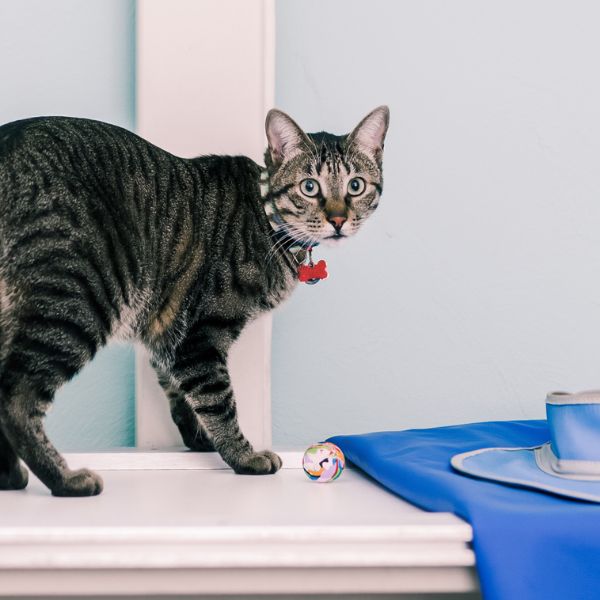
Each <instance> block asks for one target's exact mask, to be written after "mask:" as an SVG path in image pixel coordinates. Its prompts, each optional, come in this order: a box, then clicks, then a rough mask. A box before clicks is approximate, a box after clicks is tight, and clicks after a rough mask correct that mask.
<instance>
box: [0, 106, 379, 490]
mask: <svg viewBox="0 0 600 600" xmlns="http://www.w3.org/2000/svg"><path fill="white" fill-rule="evenodd" d="M388 120H389V112H388V109H387V107H385V106H382V107H379V108H376V109H375V110H374V111H372V112H371V113H370V114H369V115H367V116H366V117H365V118H364V119H363V120H362V121H361V122H360V124H359V125H358V126H357V127H356V128H355V129H354V131H352V133H350V134H348V135H342V136H336V135H331V134H328V133H324V132H322V133H316V134H305V133H304V132H303V131H302V130H301V129H300V128H299V127H298V125H297V124H296V123H295V122H294V121H293V120H292V119H291V118H290V117H288V116H287V115H286V114H285V113H283V112H281V111H279V110H271V111H270V112H269V114H268V116H267V120H266V133H267V138H268V143H269V145H268V149H267V151H266V153H265V163H266V169H263V168H261V167H260V166H259V165H257V164H256V163H254V162H253V161H252V160H250V159H249V158H246V157H244V156H202V157H199V158H194V159H182V158H178V157H176V156H173V155H171V154H169V153H168V152H165V151H164V150H161V149H160V148H157V147H156V146H153V145H152V144H150V143H148V142H146V141H145V140H143V139H141V138H140V137H138V136H136V135H135V134H133V133H131V132H129V131H127V130H125V129H121V128H119V127H116V126H113V125H109V124H106V123H101V122H97V121H91V120H86V119H75V118H67V117H40V118H32V119H26V120H22V121H16V122H14V123H9V124H7V125H4V126H2V127H0V489H12V490H15V489H22V488H24V487H25V486H26V485H27V481H28V471H27V470H26V468H25V467H24V466H23V465H22V464H21V463H20V460H19V459H22V460H23V461H24V462H25V463H26V465H27V466H28V467H29V468H30V469H31V470H32V471H33V473H34V474H35V475H36V476H37V477H38V478H39V479H40V480H41V481H42V482H43V483H44V484H45V485H46V486H47V487H48V488H49V489H50V490H51V492H52V493H53V494H54V495H56V496H88V495H94V494H98V493H100V492H101V490H102V480H101V478H100V477H99V476H98V475H97V474H95V473H93V472H92V471H89V470H87V469H81V470H70V469H69V467H68V466H67V464H66V462H65V460H64V458H63V457H62V456H61V455H60V454H59V453H58V451H57V450H56V449H55V448H54V446H53V445H52V444H51V443H50V441H49V440H48V438H47V437H46V434H45V432H44V428H43V417H44V414H45V412H46V410H47V408H48V406H49V404H50V403H51V401H52V399H53V396H54V394H55V392H56V390H57V389H58V388H59V387H60V386H61V385H63V384H64V383H65V382H67V381H68V380H69V379H71V378H72V377H73V376H74V375H75V374H76V373H77V372H79V371H80V370H81V368H82V367H83V366H84V365H85V364H86V363H87V362H88V361H89V360H91V358H92V357H93V356H94V355H95V353H96V352H97V351H98V349H99V348H100V347H102V346H103V345H104V344H106V342H107V340H108V339H109V338H111V337H118V338H121V339H133V338H135V339H137V340H139V341H140V342H142V343H143V344H144V345H145V346H146V347H147V348H148V350H149V352H150V355H151V357H152V365H153V367H154V368H155V369H156V371H157V373H158V378H159V381H160V384H161V385H162V387H163V388H164V390H165V392H166V394H167V396H168V398H169V401H170V406H171V413H172V416H173V419H174V421H175V423H176V424H177V426H178V427H179V430H180V432H181V435H182V437H183V440H184V442H185V444H186V445H187V446H188V447H189V448H191V449H192V450H198V451H204V450H216V451H218V452H219V453H220V455H221V456H222V457H223V459H224V460H225V462H226V463H227V464H228V465H230V466H231V467H232V468H233V469H234V471H235V472H236V473H249V474H264V473H275V472H276V471H277V470H278V469H279V467H280V466H281V460H280V458H279V457H278V456H277V455H276V454H274V453H273V452H270V451H268V450H264V451H261V452H256V451H255V450H254V449H253V448H252V446H251V445H250V443H249V442H248V440H247V439H246V438H245V437H244V434H243V433H242V432H241V431H240V428H239V425H238V422H237V417H236V405H235V400H234V394H233V390H232V389H231V383H230V378H229V374H228V372H227V354H228V350H229V348H230V346H231V343H232V342H233V341H234V340H235V339H236V338H237V337H238V335H239V334H240V332H241V330H242V328H243V327H244V325H245V324H246V323H247V322H248V321H249V320H250V319H252V318H254V317H255V316H256V315H257V314H259V313H260V312H262V311H267V310H270V309H272V308H273V307H275V306H276V305H277V304H279V303H280V302H281V301H282V300H283V299H284V298H286V296H287V295H288V294H289V293H290V292H291V290H292V289H293V288H294V286H295V284H296V283H297V281H298V264H299V263H301V262H303V261H304V260H305V255H306V250H307V248H308V247H309V246H311V245H316V244H318V243H320V242H323V241H326V240H327V241H329V242H331V243H335V242H338V241H339V240H342V239H344V238H346V237H349V236H351V235H353V234H354V233H356V231H357V230H358V229H359V228H360V227H361V225H362V223H363V222H364V220H365V219H366V218H367V217H368V216H369V215H370V214H371V213H372V212H373V211H374V210H375V208H376V207H377V203H378V202H379V197H380V194H381V189H382V188H381V186H382V174H381V162H382V152H383V143H384V138H385V134H386V131H387V127H388Z"/></svg>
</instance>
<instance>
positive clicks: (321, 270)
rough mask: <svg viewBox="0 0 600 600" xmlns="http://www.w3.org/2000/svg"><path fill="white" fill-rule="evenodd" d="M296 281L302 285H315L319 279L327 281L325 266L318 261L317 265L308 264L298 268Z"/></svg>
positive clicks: (321, 261)
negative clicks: (302, 283)
mask: <svg viewBox="0 0 600 600" xmlns="http://www.w3.org/2000/svg"><path fill="white" fill-rule="evenodd" d="M298 279H299V280H300V281H302V282H304V283H309V284H311V285H312V284H315V283H318V282H319V281H321V279H327V264H326V263H325V261H324V260H320V261H319V262H318V263H317V264H314V263H312V262H310V263H309V264H307V265H300V266H299V267H298Z"/></svg>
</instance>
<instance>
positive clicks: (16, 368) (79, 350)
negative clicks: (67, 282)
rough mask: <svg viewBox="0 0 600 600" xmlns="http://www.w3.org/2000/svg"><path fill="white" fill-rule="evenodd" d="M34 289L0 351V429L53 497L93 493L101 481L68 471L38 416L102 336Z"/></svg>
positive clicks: (88, 318)
mask: <svg viewBox="0 0 600 600" xmlns="http://www.w3.org/2000/svg"><path fill="white" fill-rule="evenodd" d="M57 289H58V288H57ZM36 291H37V294H36V296H35V297H34V298H31V299H30V300H29V302H27V303H22V304H21V306H20V307H19V315H18V319H17V320H15V322H14V327H13V334H12V336H11V339H10V342H9V344H8V346H9V347H8V348H4V351H3V352H4V357H3V361H2V372H1V374H0V429H2V431H3V434H4V436H5V437H6V439H7V440H8V442H9V446H10V447H12V450H13V451H14V453H15V454H16V455H17V456H18V457H19V458H21V459H22V460H23V461H24V462H25V463H26V465H27V466H28V467H29V469H30V470H31V471H32V472H33V474H34V475H36V476H37V477H38V479H40V480H41V481H42V483H44V485H46V486H47V487H48V488H49V489H50V490H51V492H52V494H53V495H55V496H92V495H95V494H99V493H100V492H101V491H102V479H101V478H100V477H99V476H98V475H96V474H95V473H92V472H91V471H88V470H87V469H82V470H78V471H73V470H71V469H69V467H68V465H67V463H66V462H65V460H64V458H63V457H62V456H61V455H60V454H59V452H58V450H56V448H55V447H54V446H53V445H52V443H51V442H50V440H49V439H48V437H47V435H46V432H45V431H44V425H43V417H44V416H45V413H46V410H47V409H48V407H49V405H50V404H51V402H52V399H53V398H54V393H55V392H56V390H57V389H58V388H59V387H60V386H61V385H62V384H64V383H66V382H67V381H69V380H70V379H71V378H72V377H73V376H74V375H75V374H76V373H77V372H78V371H80V370H81V368H82V367H83V366H84V365H85V364H86V363H87V362H88V361H89V360H90V359H91V358H92V356H93V355H94V354H95V352H96V349H97V348H98V346H99V345H100V343H101V342H102V341H103V336H102V335H101V334H100V333H99V331H101V330H99V329H98V328H97V327H94V325H95V321H94V319H95V317H94V315H93V313H91V312H89V311H85V310H83V309H81V308H79V309H78V308H77V306H75V304H73V305H69V306H67V305H64V306H63V305H61V304H60V303H57V302H52V303H51V302H50V301H49V299H48V298H47V295H49V293H50V292H49V290H47V289H46V288H44V287H42V285H39V287H38V289H37V290H36ZM54 293H55V294H56V293H57V292H54ZM65 296H66V297H67V298H68V299H69V300H70V299H71V298H72V297H74V295H73V294H70V295H67V294H65ZM5 454H6V451H5ZM8 456H9V458H12V457H11V456H10V455H8Z"/></svg>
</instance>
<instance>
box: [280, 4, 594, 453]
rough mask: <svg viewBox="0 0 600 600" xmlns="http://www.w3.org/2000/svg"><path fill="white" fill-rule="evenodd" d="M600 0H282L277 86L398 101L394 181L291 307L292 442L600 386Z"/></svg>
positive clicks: (287, 413)
mask: <svg viewBox="0 0 600 600" xmlns="http://www.w3.org/2000/svg"><path fill="white" fill-rule="evenodd" d="M599 22H600V6H599V5H598V4H597V3H594V2H591V1H578V0H577V1H574V2H569V3H565V2H561V1H556V0H552V1H546V0H535V1H533V0H526V1H522V0H505V1H503V2H480V1H479V0H455V1H453V2H447V1H446V0H428V1H422V0H406V1H402V2H392V1H385V0H370V1H369V2H366V1H364V0H326V1H323V0H304V1H303V2H297V1H291V0H278V2H277V72H276V99H277V105H278V106H279V107H280V108H281V109H283V110H285V111H288V112H289V113H290V114H291V115H292V116H293V117H294V118H295V119H296V120H297V121H298V122H299V123H300V124H301V125H302V126H304V127H306V128H307V129H308V130H309V131H314V130H317V131H318V130H321V129H329V130H332V131H333V132H338V133H342V132H346V131H348V130H349V129H350V128H351V127H353V126H354V125H355V124H356V123H357V121H358V120H359V118H361V117H362V116H363V114H365V113H366V112H367V111H368V110H370V109H371V108H373V107H375V106H377V105H379V104H382V103H387V104H389V105H390V108H391V128H390V132H389V137H388V140H387V144H386V150H385V159H384V167H385V169H384V171H385V185H384V195H383V200H382V202H381V205H380V208H379V209H378V214H376V215H375V216H374V217H373V219H372V221H371V222H369V223H367V225H366V226H365V228H364V231H363V232H362V233H360V234H359V235H358V237H357V238H356V239H353V240H350V241H348V242H347V244H346V245H345V246H344V247H339V248H335V249H333V250H329V249H319V251H318V252H317V256H318V258H322V257H325V258H327V260H328V263H329V271H330V278H329V279H328V280H327V281H325V282H323V283H320V284H318V285H316V286H312V287H308V286H301V287H300V289H299V290H298V291H297V292H296V293H295V294H294V296H293V297H292V299H291V300H290V301H289V302H288V303H287V304H286V305H285V306H283V307H282V308H281V309H279V310H278V312H277V313H276V317H275V322H274V340H273V422H274V439H275V443H276V444H277V445H280V446H281V445H300V446H304V445H306V444H309V443H311V442H314V441H315V440H319V439H322V438H323V437H325V436H328V435H332V434H334V433H352V432H360V431H369V430H380V429H394V428H403V427H426V426H433V425H442V424H450V423H456V422H461V421H462V422H465V421H476V420H489V419H510V418H523V417H536V418H537V417H541V416H542V415H543V399H544V395H545V393H546V392H547V391H548V390H551V389H570V390H577V389H586V388H592V387H598V386H600V352H599V351H598V343H597V340H598V336H599V333H600V276H599V274H600V235H599V234H598V223H600V201H599V199H600V168H598V157H600V111H599V109H598V107H599V106H600V79H599V78H598V77H597V76H595V73H597V71H598V65H597V61H598V56H600V36H598V31H597V29H598V28H597V24H598V23H599Z"/></svg>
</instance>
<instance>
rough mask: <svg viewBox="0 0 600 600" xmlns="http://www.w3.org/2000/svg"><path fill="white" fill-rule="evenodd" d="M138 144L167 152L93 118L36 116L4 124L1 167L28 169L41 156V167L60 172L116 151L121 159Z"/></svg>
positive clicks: (0, 140)
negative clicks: (63, 160)
mask: <svg viewBox="0 0 600 600" xmlns="http://www.w3.org/2000/svg"><path fill="white" fill-rule="evenodd" d="M135 148H137V149H139V150H142V149H143V150H145V151H152V152H154V153H161V152H163V151H161V150H160V149H158V148H156V147H154V146H152V145H151V144H149V143H148V142H146V141H145V140H143V139H142V138H140V137H139V136H137V135H135V134H134V133H132V132H130V131H128V130H127V129H124V128H122V127H119V126H117V125H113V124H111V123H104V122H102V121H95V120H92V119H82V118H76V117H33V118H29V119H22V120H19V121H13V122H12V123H7V124H5V125H1V126H0V169H4V170H6V169H9V168H15V167H17V168H18V167H21V168H23V169H25V170H27V167H28V166H29V164H30V161H32V160H35V159H36V158H37V159H38V160H39V161H41V163H40V162H38V163H37V166H38V168H40V167H43V166H47V167H48V168H49V169H53V170H55V171H56V172H60V171H65V170H68V168H69V167H70V168H77V167H85V166H88V165H90V164H91V163H92V162H93V161H94V160H97V159H98V158H99V157H101V156H104V157H105V159H109V158H110V157H111V155H113V156H114V159H115V160H117V159H118V158H119V153H122V152H124V151H126V150H130V149H135ZM165 154H166V153H165ZM53 157H63V158H67V157H68V158H69V160H70V162H69V163H68V164H67V163H64V162H63V163H61V162H59V161H58V160H56V161H54V162H52V160H51V159H52V158H53ZM121 157H122V154H121ZM28 159H29V160H28ZM19 161H22V163H21V164H19Z"/></svg>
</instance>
